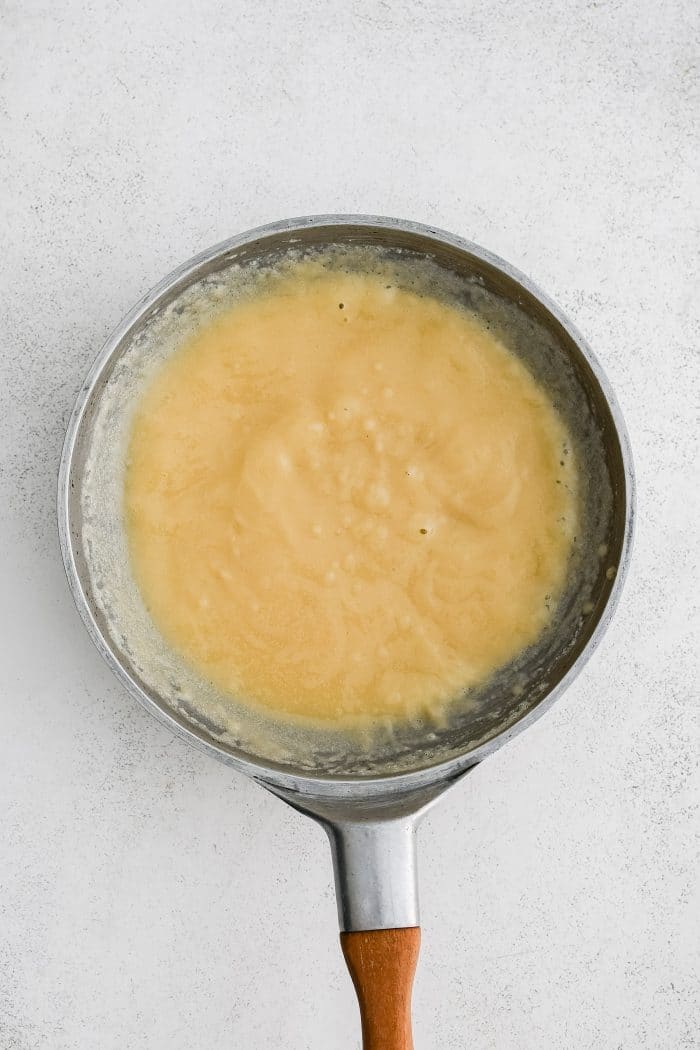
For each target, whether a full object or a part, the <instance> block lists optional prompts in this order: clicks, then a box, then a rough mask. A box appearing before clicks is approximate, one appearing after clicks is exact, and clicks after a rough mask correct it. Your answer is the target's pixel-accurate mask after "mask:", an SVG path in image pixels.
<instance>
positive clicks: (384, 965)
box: [324, 815, 420, 1050]
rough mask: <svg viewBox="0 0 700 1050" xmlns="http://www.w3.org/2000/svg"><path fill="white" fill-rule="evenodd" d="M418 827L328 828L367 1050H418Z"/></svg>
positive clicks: (339, 824)
mask: <svg viewBox="0 0 700 1050" xmlns="http://www.w3.org/2000/svg"><path fill="white" fill-rule="evenodd" d="M415 823H416V817H415V815H410V816H403V817H401V818H399V819H394V820H386V819H385V820H371V819H366V820H356V821H345V820H341V821H333V822H324V826H325V828H326V831H327V832H328V836H329V838H330V842H331V849H332V852H333V868H334V871H335V883H336V895H337V899H338V917H339V920H340V929H341V934H340V943H341V946H342V949H343V954H344V956H345V961H346V962H347V965H348V969H349V971H350V976H351V977H352V981H353V984H354V985H355V990H356V992H357V998H358V1001H359V1004H360V1014H361V1018H362V1037H363V1043H364V1050H413V1039H412V1036H411V989H412V986H413V975H414V973H415V969H416V962H417V959H418V948H419V945H420V927H419V916H418V887H417V880H416V845H415Z"/></svg>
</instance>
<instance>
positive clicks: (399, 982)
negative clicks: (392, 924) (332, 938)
mask: <svg viewBox="0 0 700 1050" xmlns="http://www.w3.org/2000/svg"><path fill="white" fill-rule="evenodd" d="M340 943H341V945H342V948H343V955H344V956H345V961H346V963H347V964H348V970H349V971H350V976H351V977H352V983H353V984H354V985H355V991H356V992H357V998H358V1000H359V1003H360V1015H361V1017H362V1041H363V1046H364V1050H413V1037H412V1035H411V988H412V987H413V975H414V973H415V972H416V962H417V960H418V949H419V947H420V927H418V926H409V927H406V928H405V929H402V930H363V931H362V932H358V933H341V935H340Z"/></svg>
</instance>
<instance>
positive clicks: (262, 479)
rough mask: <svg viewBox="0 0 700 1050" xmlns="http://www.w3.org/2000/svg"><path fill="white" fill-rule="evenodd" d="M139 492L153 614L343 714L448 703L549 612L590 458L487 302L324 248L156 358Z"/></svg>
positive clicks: (264, 688)
mask: <svg viewBox="0 0 700 1050" xmlns="http://www.w3.org/2000/svg"><path fill="white" fill-rule="evenodd" d="M125 515H126V524H127V534H128V541H129V546H130V550H131V557H132V566H133V571H134V574H135V578H136V581H137V584H138V586H139V589H140V592H141V595H142V597H143V600H144V603H145V605H146V606H147V608H148V610H149V613H150V615H151V617H152V619H153V621H154V622H155V624H156V625H157V627H158V628H159V630H160V632H161V633H162V635H163V636H164V638H165V640H166V641H167V643H168V644H169V645H170V646H171V647H172V648H174V649H175V650H176V651H178V652H179V653H180V654H181V655H182V656H183V657H184V658H185V659H186V660H187V661H188V663H189V664H190V665H191V666H192V667H193V668H195V669H196V670H197V671H198V672H199V673H200V674H201V675H202V676H203V677H205V678H206V679H207V680H209V681H211V682H212V683H213V684H214V685H215V686H216V687H217V688H218V689H220V690H221V691H222V692H224V693H227V694H231V695H233V696H235V697H236V698H238V699H239V700H244V701H245V702H246V703H248V704H250V705H253V706H262V707H263V708H265V709H267V710H268V711H272V712H273V713H275V714H280V715H282V716H293V717H299V716H300V717H304V718H310V719H313V720H322V721H324V722H326V723H328V722H333V721H338V722H343V723H345V724H347V723H348V722H350V723H356V724H360V723H361V722H362V720H372V719H383V718H386V717H389V718H412V717H426V716H428V717H434V718H436V719H440V718H441V717H442V716H443V715H444V712H445V710H446V707H447V705H448V704H449V702H450V701H451V700H453V699H454V698H455V697H456V696H458V695H459V694H460V693H462V692H463V691H464V690H465V689H467V688H469V687H471V686H474V685H477V684H478V683H480V682H482V681H483V680H484V679H486V678H487V677H488V676H489V675H491V674H492V673H493V672H495V671H496V670H497V669H498V668H499V667H500V666H502V665H503V664H505V663H506V662H507V661H509V660H510V659H512V658H513V657H514V656H516V655H517V654H518V653H519V652H520V651H521V650H522V649H523V648H524V647H526V646H528V645H529V644H531V643H533V642H534V641H535V640H536V639H537V637H538V635H539V634H540V632H541V631H542V629H543V628H544V627H545V625H546V623H547V621H548V619H549V617H550V614H551V610H553V609H554V607H555V605H556V601H557V598H558V596H559V594H560V592H561V590H562V587H563V584H564V581H565V576H566V572H567V562H568V558H569V553H570V549H571V543H572V537H573V533H574V531H575V525H576V470H575V464H574V462H573V455H572V453H571V446H570V443H569V441H568V435H567V432H566V430H565V428H564V426H563V423H562V422H561V420H560V418H559V416H558V415H557V413H556V412H555V410H554V408H553V407H552V405H551V404H550V402H549V400H548V398H547V396H546V395H545V393H544V392H543V390H542V389H541V388H540V387H539V386H538V385H537V383H536V382H535V380H534V379H533V377H532V376H531V374H530V373H529V372H528V370H527V369H526V368H525V366H524V365H523V364H522V363H521V362H520V361H519V360H518V359H517V358H516V357H515V356H514V355H513V354H512V353H511V352H510V351H509V350H507V349H506V348H505V347H504V346H503V344H502V343H500V342H499V341H498V340H497V339H496V338H495V337H494V335H493V334H492V333H491V332H489V331H488V330H487V329H486V327H485V326H484V325H483V324H482V322H480V321H479V320H478V319H477V318H476V317H475V316H472V315H470V314H469V313H467V312H466V311H463V310H461V309H458V308H456V307H455V306H452V305H449V304H447V303H444V302H441V301H438V300H437V299H435V298H432V297H429V296H421V295H418V294H416V293H414V292H411V291H407V290H402V289H400V288H397V287H393V286H387V283H386V280H385V279H384V278H382V277H381V276H377V275H369V274H360V273H346V272H338V271H333V270H332V269H331V270H329V269H328V268H324V267H323V266H322V265H321V264H319V263H309V262H307V263H299V264H297V265H296V266H295V267H294V268H292V270H291V271H290V272H289V273H288V274H287V275H286V276H285V277H281V278H280V279H279V280H278V281H276V282H274V283H272V284H270V285H269V286H268V287H267V288H266V290H264V291H262V292H261V293H260V295H258V296H256V297H253V298H249V299H247V300H244V301H242V302H239V303H238V304H237V305H235V306H233V307H231V308H230V309H229V310H228V311H227V312H225V313H223V314H221V315H220V316H218V317H216V318H215V319H213V320H211V321H210V322H209V323H208V324H207V325H205V326H204V327H203V328H201V329H200V330H199V331H198V332H197V333H196V335H195V336H194V337H193V338H191V339H190V341H189V342H187V343H186V344H185V345H184V346H182V347H181V348H180V349H179V350H178V351H177V352H175V353H174V354H173V355H172V356H171V357H170V358H169V359H168V360H166V361H165V362H164V363H163V365H161V366H160V368H159V370H158V372H157V374H156V375H155V377H154V378H153V379H152V380H151V382H150V383H149V385H148V386H147V388H146V390H145V392H144V394H143V396H142V398H141V401H140V403H139V405H138V408H137V411H136V415H135V419H134V423H133V428H132V432H131V439H130V445H129V453H128V467H127V473H126V482H125Z"/></svg>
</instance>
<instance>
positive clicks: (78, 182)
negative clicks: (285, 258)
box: [0, 0, 700, 1050]
mask: <svg viewBox="0 0 700 1050" xmlns="http://www.w3.org/2000/svg"><path fill="white" fill-rule="evenodd" d="M194 12H195V5H193V4H189V3H183V2H182V0H170V2H169V3H165V2H164V0H160V2H155V0H145V2H143V0H124V2H122V3H119V4H117V3H114V2H108V3H105V2H101V3H96V4H90V3H87V2H84V0H83V2H81V0H66V2H64V3H62V4H59V5H50V4H46V3H41V2H37V0H24V2H23V3H21V4H20V3H18V2H15V0H5V3H4V4H3V5H2V8H1V16H0V17H1V18H2V28H1V36H2V42H3V43H2V51H3V53H4V58H5V61H4V66H5V69H4V71H3V73H2V79H1V80H0V91H1V92H2V99H3V101H2V109H1V112H0V163H1V166H2V171H3V177H4V180H5V183H6V190H5V194H4V201H5V215H4V233H3V245H2V256H1V260H0V277H1V291H0V303H1V308H2V327H1V328H0V332H1V338H2V360H1V365H0V368H1V370H2V381H1V384H0V401H1V407H0V455H1V456H2V470H1V472H0V486H1V488H0V522H1V530H2V531H1V537H0V538H1V541H2V550H3V586H2V588H0V607H1V609H2V613H1V615H2V624H3V634H4V641H5V644H4V646H3V657H2V661H1V663H0V689H1V694H2V713H3V719H2V735H1V738H0V797H1V800H2V813H3V815H2V822H1V824H0V840H1V846H0V883H1V885H2V892H1V894H0V917H1V918H0V1048H2V1050H10V1048H12V1050H39V1048H41V1050H44V1048H46V1050H49V1048H50V1050H88V1048H89V1050H93V1048H96V1047H97V1048H99V1050H124V1048H128V1050H131V1048H141V1047H143V1048H146V1047H147V1048H148V1050H166V1048H167V1050H180V1048H182V1050H185V1048H187V1050H196V1048H200V1047H201V1048H202V1050H204V1048H206V1050H211V1048H215V1047H229V1046H231V1047H249V1048H251V1050H271V1048H274V1047H278V1046H288V1047H293V1048H299V1050H302V1048H303V1050H321V1048H323V1050H345V1048H350V1047H358V1046H359V1029H358V1027H357V1023H356V1006H355V1002H354V999H353V994H352V991H351V987H350V982H349V980H348V978H347V976H346V974H345V971H344V968H343V965H342V962H341V958H340V955H339V951H338V948H337V941H336V936H337V935H336V928H335V910H334V903H333V898H332V893H331V884H330V863H329V858H328V855H327V846H326V843H325V841H324V840H323V838H322V835H321V833H320V832H319V831H318V830H317V829H315V828H314V827H313V826H312V825H311V824H309V823H306V822H304V821H303V820H302V819H301V818H300V817H298V816H296V815H295V814H293V813H291V812H288V811H287V810H286V809H285V808H284V807H283V806H282V805H281V804H280V803H278V802H276V801H275V800H274V799H272V798H271V797H268V796H267V795H265V794H264V793H263V792H262V791H260V790H259V789H257V788H255V787H253V786H252V785H250V784H248V783H247V782H246V781H244V780H243V779H241V778H240V777H237V776H235V775H233V774H232V773H231V772H230V771H229V770H227V769H225V768H224V767H222V766H219V765H217V764H216V763H214V762H213V761H211V760H209V759H207V758H205V757H203V756H201V755H199V754H197V753H195V752H193V751H192V750H188V749H187V748H186V746H185V745H184V744H182V743H181V742H179V741H177V740H174V739H173V738H172V737H171V736H170V735H169V734H168V733H167V732H166V731H165V730H164V729H162V728H160V727H159V726H158V725H156V724H155V722H153V721H152V720H151V719H150V718H149V717H148V716H147V715H146V714H145V713H144V712H142V711H141V710H140V709H139V708H137V706H136V705H135V704H134V702H132V701H131V700H130V699H129V698H128V697H127V696H126V695H125V694H124V693H123V692H122V690H121V689H120V688H119V687H118V686H117V685H116V684H115V682H114V681H113V680H112V678H111V676H110V674H109V672H108V671H107V670H106V668H105V667H103V666H102V664H101V662H100V660H99V658H98V657H97V655H96V653H95V652H93V650H92V648H91V645H90V643H89V641H88V639H87V637H86V635H85V633H84V631H83V629H82V627H81V625H80V623H79V621H78V618H77V616H76V614H75V613H74V610H73V607H72V604H71V600H70V597H69V595H68V591H67V588H66V585H65V583H64V579H63V572H62V568H61V565H60V562H59V555H58V545H57V539H56V530H55V524H54V487H55V478H56V470H57V464H58V457H59V450H60V444H61V440H62V434H63V429H64V426H65V423H66V420H67V417H68V413H69V410H70V406H71V403H72V400H73V397H74V395H75V393H76V391H77V388H78V386H79V384H80V381H81V378H82V376H83V374H84V372H85V370H86V369H87V367H88V364H89V363H90V361H91V360H92V357H93V356H94V354H95V352H96V351H97V349H98V348H99V346H100V344H101V342H102V340H103V338H104V337H105V335H106V334H107V332H108V330H109V329H110V328H111V327H112V325H113V324H114V323H115V322H116V321H117V320H118V318H119V317H120V316H121V315H122V314H123V313H124V312H125V310H126V309H127V308H128V307H129V306H130V305H131V303H132V302H133V301H135V300H136V299H137V298H138V297H139V296H140V295H141V293H142V292H143V291H144V290H145V289H146V288H147V287H149V286H150V285H151V284H153V283H154V282H155V281H156V280H157V279H158V278H159V277H160V276H161V275H162V274H164V273H165V272H166V271H167V270H169V269H170V268H171V267H172V266H173V265H175V264H176V263H178V262H180V261H182V260H184V259H186V258H187V257H189V256H190V255H192V254H193V253H195V252H196V251H199V250H200V249H201V248H203V247H205V246H207V245H209V244H210V243H212V242H215V241H217V240H219V239H221V238H223V237H225V236H227V235H229V234H231V233H233V232H236V231H239V230H243V229H246V228H247V227H250V226H253V225H256V224H258V223H261V222H264V221H268V220H271V219H275V218H279V217H283V216H288V215H294V214H305V213H311V212H318V211H334V210H336V211H356V212H359V211H364V212H376V213H384V214H390V215H400V216H406V217H410V218H415V219H418V220H423V221H428V222H431V223H435V224H438V225H440V226H443V227H446V228H448V229H451V230H454V231H455V232H458V233H462V234H464V235H466V236H468V237H470V238H472V239H473V240H476V241H477V242H480V243H482V244H485V245H487V246H489V247H490V248H492V249H493V250H495V251H496V252H498V253H500V254H502V255H503V256H505V257H506V258H507V259H509V260H511V261H512V262H513V263H515V264H516V265H517V266H519V267H521V268H522V269H524V270H525V271H526V272H527V273H529V274H530V275H531V276H532V277H533V278H534V279H535V280H537V281H538V282H539V283H540V284H541V285H542V286H544V287H545V288H546V289H547V290H548V291H550V292H551V294H553V295H554V296H555V298H557V299H558V300H559V302H560V303H561V304H562V306H563V307H564V308H565V309H566V310H568V311H569V312H570V314H571V316H572V317H573V318H574V320H575V322H576V323H577V324H578V325H579V327H580V328H581V329H582V330H583V331H584V333H585V334H586V335H587V336H588V338H589V339H590V341H591V343H592V344H593V346H594V348H595V350H596V351H597V353H598V354H599V356H600V358H601V359H602V362H603V364H604V367H605V368H606V370H607V372H608V374H609V376H610V378H611V380H612V381H613V383H614V385H615V387H616V389H617V392H618V394H619V397H620V400H621V402H622V406H623V409H624V411H625V414H626V417H627V420H628V424H629V427H630V431H631V436H632V441H633V445H634V450H635V454H636V461H637V467H638V471H639V511H640V514H639V530H638V535H637V543H636V552H635V559H634V564H633V569H632V573H631V577H630V580H629V584H628V586H627V589H626V591H625V594H624V597H623V600H622V604H621V607H620V610H619V614H618V616H617V618H616V621H615V623H614V626H613V628H612V629H611V631H610V632H609V634H608V636H607V637H606V639H605V641H604V643H603V645H602V646H601V648H600V650H599V652H598V654H597V655H596V657H595V658H594V660H593V662H592V663H591V664H590V665H589V667H588V668H587V669H586V671H585V673H584V674H583V675H582V676H581V678H580V679H579V680H578V681H577V683H576V684H575V686H574V687H573V688H572V689H571V690H570V691H569V693H568V694H567V695H566V697H565V698H564V699H563V700H562V701H561V702H560V703H559V704H558V705H557V706H556V707H555V708H554V709H553V710H552V712H551V713H550V714H549V715H548V716H547V717H546V718H545V719H544V720H543V721H541V722H540V723H539V724H537V725H536V726H535V727H534V728H532V729H530V730H529V731H528V732H527V733H526V734H525V735H524V736H522V737H520V738H519V739H518V740H517V741H516V742H515V743H513V744H512V745H510V746H508V747H507V748H505V749H504V750H503V751H502V752H500V753H499V754H498V755H497V756H495V757H494V758H492V759H490V760H489V761H488V762H486V763H484V765H482V766H481V767H480V768H479V769H478V770H477V771H476V772H475V773H474V774H473V775H472V777H471V778H470V779H469V782H468V783H467V784H465V785H464V786H463V787H462V789H460V790H459V791H458V792H456V793H454V794H453V795H452V796H451V797H449V798H448V799H447V800H445V802H444V804H443V805H442V807H441V808H439V809H438V810H437V811H436V812H435V813H434V815H433V816H432V817H431V819H430V821H429V823H426V825H425V826H424V828H423V830H422V832H421V850H422V865H421V866H422V896H423V917H424V929H425V932H424V947H423V952H422V958H421V964H420V970H419V975H418V979H417V983H416V989H415V1025H416V1043H417V1047H418V1050H462V1048H463V1047H465V1046H469V1047H470V1048H471V1050H487V1048H497V1050H516V1048H517V1050H520V1048H522V1047H534V1046H537V1047H545V1048H552V1050H584V1048H589V1047H590V1048H593V1047H595V1048H596V1050H657V1048H658V1050H681V1048H688V1047H700V992H699V991H698V979H699V978H700V953H699V948H698V943H699V938H698V916H699V914H700V896H699V892H698V881H697V870H698V863H699V860H700V858H699V856H698V853H699V848H698V847H699V837H698V802H699V800H700V777H699V770H698V750H699V745H700V722H699V716H698V711H699V705H698V688H697V683H698V666H697V642H698V627H699V623H698V607H697V592H698V583H699V582H700V581H699V579H698V566H697V530H696V522H697V518H698V514H699V512H700V506H699V501H698V486H697V462H698V452H699V451H700V450H699V449H698V430H697V408H698V363H697V362H698V358H697V346H698V341H699V339H700V319H699V313H698V300H699V298H700V297H699V294H698V293H699V291H700V268H699V265H698V247H699V241H698V210H699V205H700V200H699V198H698V176H697V162H698V157H699V149H700V147H699V141H698V121H699V110H700V93H699V89H698V61H699V59H698V56H699V54H700V17H699V16H698V13H697V4H696V3H695V2H694V0H671V2H669V3H666V4H664V5H660V4H657V3H653V4H652V3H650V2H648V0H643V2H641V3H639V2H637V3H635V2H632V0H618V2H610V3H590V4H588V3H582V2H578V0H575V2H572V3H564V2H561V3H559V2H553V0H544V2H543V3H538V4H536V5H535V4H530V3H525V2H523V0H509V2H507V3H505V2H494V3H483V2H476V3H474V4H464V3H459V2H457V0H433V2H432V3H429V4H428V3H417V2H408V3H405V2H403V3H398V2H394V0H390V2H382V0H374V2H364V3H362V2H352V0H347V2H344V3H339V2H335V0H330V2H321V0H316V2H311V3H302V4H300V5H297V4H294V5H292V4H273V3H270V2H268V0H264V2H258V3H241V2H238V0H226V2H225V3H222V2H220V0H202V2H201V3H199V4H198V5H196V12H197V13H196V16H195V13H194ZM694 165H695V171H693V167H694ZM694 530H695V539H693V531H694ZM348 1033H354V1034H348Z"/></svg>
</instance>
